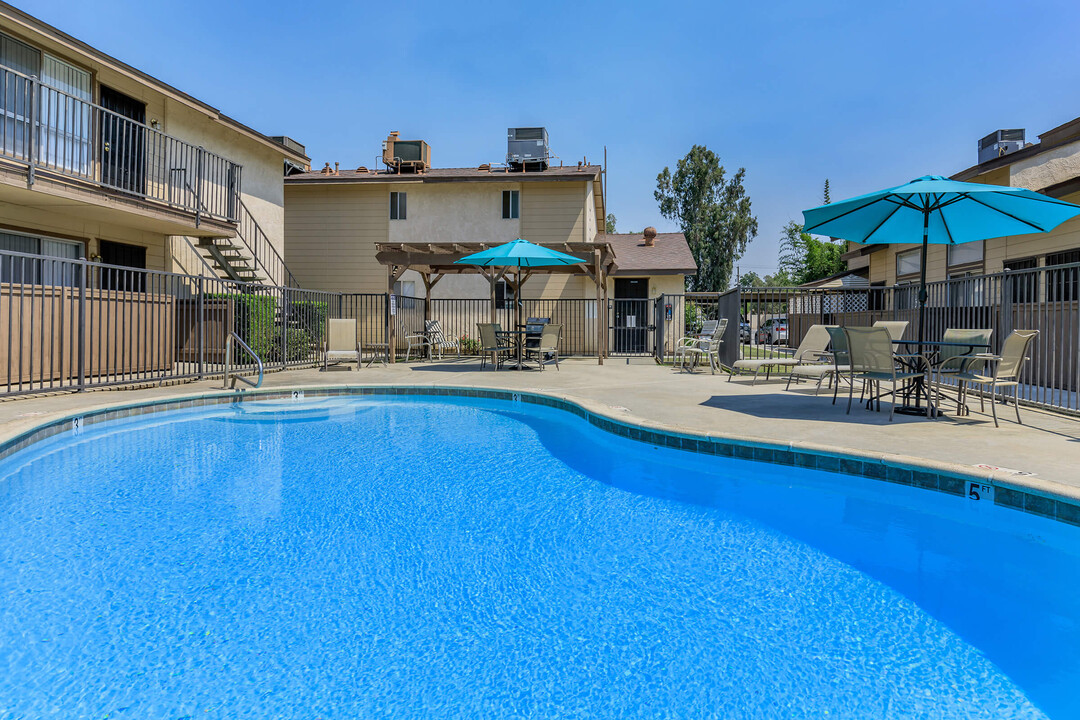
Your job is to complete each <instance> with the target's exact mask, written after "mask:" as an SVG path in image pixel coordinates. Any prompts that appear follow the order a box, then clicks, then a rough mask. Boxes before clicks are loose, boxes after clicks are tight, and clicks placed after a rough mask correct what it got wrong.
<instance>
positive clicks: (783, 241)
mask: <svg viewBox="0 0 1080 720" xmlns="http://www.w3.org/2000/svg"><path fill="white" fill-rule="evenodd" d="M783 233H784V234H783V237H782V238H780V258H779V261H778V264H779V266H780V269H779V272H778V273H777V275H784V276H786V277H788V278H789V279H790V280H791V282H792V284H795V285H802V284H803V283H808V282H813V281H814V280H821V279H822V278H827V277H829V276H830V275H836V274H837V273H841V272H843V271H844V270H845V269H847V263H846V262H844V260H843V258H841V257H840V256H841V255H842V254H843V252H844V245H843V243H834V242H832V241H830V240H823V239H818V238H816V237H814V236H812V235H810V234H809V233H805V232H803V226H802V225H800V224H799V223H797V222H795V221H791V222H789V223H788V224H787V225H785V226H784V230H783Z"/></svg>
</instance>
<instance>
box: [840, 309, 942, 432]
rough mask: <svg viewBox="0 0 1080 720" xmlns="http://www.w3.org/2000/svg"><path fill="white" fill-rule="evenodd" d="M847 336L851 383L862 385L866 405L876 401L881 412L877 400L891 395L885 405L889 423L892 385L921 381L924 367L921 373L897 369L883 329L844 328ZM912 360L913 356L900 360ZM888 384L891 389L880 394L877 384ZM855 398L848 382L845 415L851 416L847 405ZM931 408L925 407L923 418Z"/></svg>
mask: <svg viewBox="0 0 1080 720" xmlns="http://www.w3.org/2000/svg"><path fill="white" fill-rule="evenodd" d="M844 334H845V335H846V336H847V345H848V357H849V359H850V364H851V379H852V380H855V379H859V380H862V381H863V390H864V392H865V391H866V390H869V393H870V395H869V400H868V402H870V403H873V402H874V400H877V408H878V410H880V409H881V396H882V395H892V396H893V402H892V403H891V404H890V405H889V422H892V419H893V413H894V411H895V410H896V384H897V382H900V381H902V380H913V379H915V378H917V377H922V378H924V380H925V377H926V374H925V368H926V366H927V364H926V363H923V365H922V367H923V368H924V370H922V371H913V370H910V369H904V368H901V367H898V365H899V359H898V357H897V356H896V355H895V354H894V353H893V346H892V338H891V337H890V335H889V331H888V329H886V328H884V327H870V328H844ZM904 357H915V356H904ZM882 382H889V383H892V389H891V390H888V391H887V392H883V391H882V390H881V383H882ZM854 397H855V383H854V382H852V384H851V388H850V390H849V391H848V406H847V411H848V413H850V412H851V403H852V401H853V400H854ZM930 412H931V404H930V403H929V402H927V403H926V417H930Z"/></svg>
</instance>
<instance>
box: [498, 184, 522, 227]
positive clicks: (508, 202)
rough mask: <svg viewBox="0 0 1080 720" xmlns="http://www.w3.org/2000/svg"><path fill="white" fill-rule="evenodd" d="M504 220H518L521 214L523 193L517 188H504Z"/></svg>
mask: <svg viewBox="0 0 1080 720" xmlns="http://www.w3.org/2000/svg"><path fill="white" fill-rule="evenodd" d="M502 210H503V215H502V216H503V220H516V219H517V218H518V217H520V215H521V193H520V192H519V191H517V190H503V203H502Z"/></svg>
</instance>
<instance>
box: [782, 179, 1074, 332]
mask: <svg viewBox="0 0 1080 720" xmlns="http://www.w3.org/2000/svg"><path fill="white" fill-rule="evenodd" d="M1077 215H1080V205H1074V204H1072V203H1070V202H1065V201H1064V200H1056V199H1054V198H1051V197H1047V196H1046V195H1040V194H1039V193H1037V192H1032V191H1031V190H1026V189H1024V188H1019V187H1002V186H1000V185H986V184H983V183H966V182H959V181H957V180H949V179H948V178H945V177H942V176H940V175H924V176H923V177H921V178H917V179H915V180H912V181H911V182H909V183H907V184H906V185H899V186H897V187H894V188H888V189H887V190H881V191H879V192H874V193H870V194H868V195H860V196H859V197H854V198H851V199H850V200H844V201H842V202H838V203H832V204H830V205H822V206H821V207H816V208H812V209H810V210H803V219H804V220H805V223H804V225H803V231H804V232H808V233H816V234H818V235H828V236H830V237H836V238H841V239H843V240H850V241H853V242H858V243H886V244H901V243H917V242H919V240H920V238H921V239H922V262H921V263H920V268H921V269H920V277H919V343H920V352H922V349H921V343H922V342H923V339H924V336H923V333H924V327H923V324H924V319H925V313H926V248H927V245H955V244H959V243H967V242H974V241H976V240H985V239H987V238H995V237H1002V236H1003V235H1024V234H1027V233H1035V232H1048V231H1050V230H1053V229H1054V228H1055V227H1057V226H1058V225H1060V224H1061V223H1063V222H1065V221H1066V220H1068V219H1069V218H1072V217H1075V216H1077Z"/></svg>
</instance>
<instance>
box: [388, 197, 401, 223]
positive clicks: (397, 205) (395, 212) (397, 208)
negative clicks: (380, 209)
mask: <svg viewBox="0 0 1080 720" xmlns="http://www.w3.org/2000/svg"><path fill="white" fill-rule="evenodd" d="M390 219H391V220H404V219H405V193H403V192H392V193H390Z"/></svg>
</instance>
